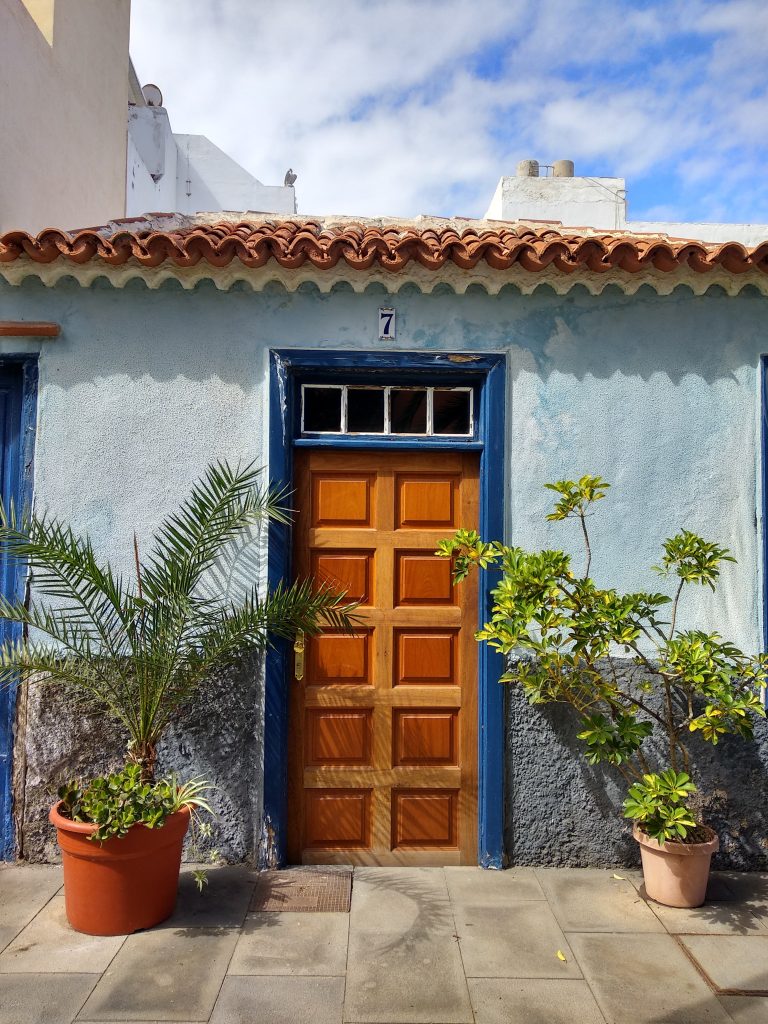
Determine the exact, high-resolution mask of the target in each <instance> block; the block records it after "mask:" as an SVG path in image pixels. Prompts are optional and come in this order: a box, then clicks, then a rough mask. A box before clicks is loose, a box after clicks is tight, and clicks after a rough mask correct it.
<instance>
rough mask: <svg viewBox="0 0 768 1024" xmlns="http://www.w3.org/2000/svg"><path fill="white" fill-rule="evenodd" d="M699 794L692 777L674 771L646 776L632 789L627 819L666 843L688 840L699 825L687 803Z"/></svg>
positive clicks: (628, 796)
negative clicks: (674, 840) (672, 840)
mask: <svg viewBox="0 0 768 1024" xmlns="http://www.w3.org/2000/svg"><path fill="white" fill-rule="evenodd" d="M695 792H696V787H695V786H694V784H693V783H692V782H691V779H690V776H689V775H686V773H685V772H675V771H673V770H672V769H671V768H667V770H666V771H663V772H659V773H658V774H654V775H644V776H643V778H642V781H641V782H636V783H635V784H634V785H633V786H630V787H629V793H628V794H627V799H626V800H625V801H624V816H625V817H626V818H631V819H633V820H634V821H637V822H638V823H639V825H640V827H641V828H642V830H643V832H645V833H646V834H647V835H649V836H650V837H651V838H652V839H656V840H658V842H660V843H663V842H664V841H665V840H666V839H685V837H686V836H687V835H688V833H689V832H691V831H693V830H694V829H695V828H696V827H697V825H696V821H695V820H694V817H693V814H692V812H691V810H690V809H689V808H688V806H687V801H688V800H689V799H690V797H691V796H692V795H693V794H694V793H695Z"/></svg>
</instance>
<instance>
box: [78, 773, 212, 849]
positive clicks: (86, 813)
mask: <svg viewBox="0 0 768 1024" xmlns="http://www.w3.org/2000/svg"><path fill="white" fill-rule="evenodd" d="M210 788H211V787H210V786H209V785H208V784H207V783H206V782H205V781H204V780H203V779H201V778H195V779H190V780H189V781H188V782H185V783H183V784H179V783H178V782H177V780H176V779H175V778H170V779H160V780H158V781H157V782H146V781H144V780H143V779H142V774H141V765H138V764H129V765H126V766H125V768H122V769H121V770H120V771H119V772H114V773H113V774H112V775H104V776H100V777H99V778H96V779H93V780H92V781H91V782H89V783H88V785H87V786H85V787H81V786H80V785H78V783H76V782H68V783H66V784H65V785H63V786H61V788H60V789H59V800H61V807H60V813H61V814H62V816H63V817H65V818H69V819H70V820H72V821H81V822H86V823H88V824H91V825H96V826H97V828H96V830H95V831H94V832H93V834H92V835H90V836H89V837H88V838H89V839H91V840H93V841H94V842H100V843H103V842H105V840H107V839H113V838H115V837H118V836H124V835H126V834H127V833H128V832H129V830H130V829H131V828H132V827H133V826H134V825H144V826H145V828H162V826H163V825H164V824H165V819H166V818H167V817H168V816H169V815H171V814H175V813H176V812H177V811H180V810H181V808H182V807H189V808H191V809H192V810H193V811H195V812H197V811H206V812H207V813H209V814H213V811H212V810H211V807H210V804H209V803H208V800H207V798H206V795H205V794H206V793H207V791H208V790H209V789H210Z"/></svg>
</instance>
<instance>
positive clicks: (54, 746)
mask: <svg viewBox="0 0 768 1024" xmlns="http://www.w3.org/2000/svg"><path fill="white" fill-rule="evenodd" d="M21 699H22V702H23V703H22V706H21V707H20V715H19V737H18V740H17V744H16V793H17V794H19V793H20V792H21V790H22V789H23V792H24V801H23V805H22V803H21V801H20V800H19V799H18V797H17V800H16V808H15V810H16V836H17V843H18V844H19V852H20V854H21V856H23V857H24V858H26V859H28V860H30V861H53V860H56V859H58V849H57V845H56V838H55V834H54V830H53V828H52V826H51V825H50V824H49V822H48V810H49V808H50V807H51V805H52V804H53V803H54V801H55V799H56V790H57V789H58V787H59V786H60V785H61V783H62V782H63V781H65V780H66V779H70V778H78V779H82V780H88V779H89V778H93V777H94V776H95V775H99V774H102V773H104V772H105V771H109V770H112V769H115V768H119V767H120V766H121V765H122V764H123V763H124V760H125V757H124V752H125V747H126V736H125V734H124V732H123V730H122V729H121V728H120V727H119V726H117V725H115V724H114V723H112V722H111V721H109V720H108V719H105V718H103V717H101V716H96V715H88V714H84V713H83V712H82V711H81V710H78V709H77V708H74V707H73V706H72V705H71V704H69V703H68V702H66V701H65V700H63V699H62V695H61V692H60V691H59V690H58V689H57V688H56V687H54V686H45V685H39V684H38V685H32V686H30V687H29V692H28V695H27V697H26V700H24V698H23V696H22V698H21ZM262 705H263V688H262V682H261V666H260V664H259V661H258V659H253V660H252V661H251V662H249V663H248V664H247V665H244V666H243V667H242V668H241V669H238V670H237V671H234V670H233V671H231V672H227V673H223V674H222V675H221V676H218V677H216V678H214V679H211V680H210V681H209V682H208V684H207V685H206V686H205V688H204V690H203V691H201V693H200V694H199V695H198V698H197V699H196V700H195V702H194V703H193V704H192V706H191V707H190V708H189V709H188V710H187V712H186V713H185V714H184V716H183V719H182V720H181V721H180V722H179V724H178V725H177V726H176V727H175V728H172V729H171V730H169V732H168V733H167V735H166V736H165V738H164V739H163V741H162V743H161V745H160V748H159V752H158V753H159V756H158V768H157V774H158V775H166V774H170V773H171V772H175V773H176V774H177V775H178V777H179V778H180V779H182V780H185V779H188V778H190V777H192V776H195V775H202V776H203V777H204V778H205V779H206V780H207V781H209V782H210V783H212V784H213V785H214V786H215V789H214V790H213V792H212V793H211V797H210V800H211V803H212V805H213V807H214V810H215V812H216V820H215V822H214V828H213V836H212V838H211V842H210V843H208V844H204V843H201V844H200V849H201V850H202V849H204V848H205V846H206V845H207V846H209V847H211V848H213V849H216V850H218V851H219V853H220V854H221V856H222V857H223V858H224V859H225V860H228V861H241V860H248V859H250V858H252V857H253V856H254V849H255V844H256V841H257V838H258V834H259V827H260V813H261V802H262V764H263V751H262V736H263V713H262ZM25 720H26V721H25Z"/></svg>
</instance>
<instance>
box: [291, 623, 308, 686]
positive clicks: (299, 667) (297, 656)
mask: <svg viewBox="0 0 768 1024" xmlns="http://www.w3.org/2000/svg"><path fill="white" fill-rule="evenodd" d="M304 646H305V642H304V630H303V629H300V630H299V631H298V632H297V634H296V639H295V641H294V643H293V656H294V659H293V665H294V668H293V674H294V676H295V677H296V679H298V680H302V679H303V678H304Z"/></svg>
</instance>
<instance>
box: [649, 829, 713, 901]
mask: <svg viewBox="0 0 768 1024" xmlns="http://www.w3.org/2000/svg"><path fill="white" fill-rule="evenodd" d="M707 831H708V832H709V833H710V834H711V837H712V838H711V839H709V840H708V841H707V842H704V843H673V842H670V841H667V842H666V843H664V845H663V846H662V845H661V843H659V842H658V841H657V840H656V839H651V837H650V836H647V835H646V834H645V833H644V832H642V831H641V830H640V829H639V828H638V827H637V825H634V826H633V828H632V835H633V836H634V837H635V839H636V840H637V841H638V843H639V844H640V856H641V858H642V861H643V877H644V879H645V891H646V892H647V894H648V896H649V897H650V898H651V899H652V900H656V902H657V903H663V904H664V905H665V906H667V907H700V906H701V905H702V903H703V902H704V899H705V897H706V895H707V882H708V880H709V862H710V861H711V859H712V854H713V853H717V851H718V849H719V848H720V840H719V839H718V838H717V836H716V835H715V833H714V832H712V830H711V829H707Z"/></svg>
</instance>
